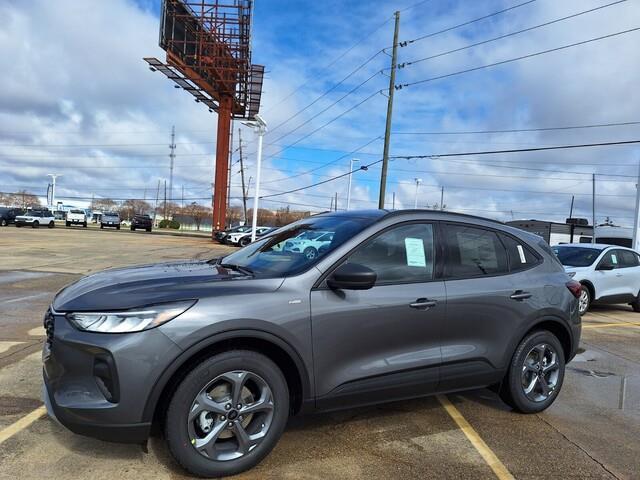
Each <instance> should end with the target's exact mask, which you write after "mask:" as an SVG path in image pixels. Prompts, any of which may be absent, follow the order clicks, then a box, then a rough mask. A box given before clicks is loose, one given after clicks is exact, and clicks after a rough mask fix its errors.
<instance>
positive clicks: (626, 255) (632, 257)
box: [616, 250, 638, 268]
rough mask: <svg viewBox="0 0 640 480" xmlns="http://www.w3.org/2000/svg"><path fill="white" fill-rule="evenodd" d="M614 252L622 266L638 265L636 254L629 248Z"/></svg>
mask: <svg viewBox="0 0 640 480" xmlns="http://www.w3.org/2000/svg"><path fill="white" fill-rule="evenodd" d="M616 253H618V257H619V258H618V261H619V262H620V266H621V267H622V268H628V267H637V266H638V256H637V255H636V254H635V253H633V252H631V251H629V250H616Z"/></svg>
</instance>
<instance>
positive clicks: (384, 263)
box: [348, 224, 434, 284]
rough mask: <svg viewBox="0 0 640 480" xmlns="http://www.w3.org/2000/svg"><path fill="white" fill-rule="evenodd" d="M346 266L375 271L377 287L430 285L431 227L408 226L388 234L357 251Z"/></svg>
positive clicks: (432, 256) (431, 262)
mask: <svg viewBox="0 0 640 480" xmlns="http://www.w3.org/2000/svg"><path fill="white" fill-rule="evenodd" d="M348 262H349V263H358V264H360V265H364V266H366V267H369V268H370V269H372V270H373V271H375V272H376V273H377V274H378V279H377V281H376V284H381V283H409V282H426V281H429V280H431V279H432V278H433V264H434V247H433V226H432V225H431V224H411V225H403V226H401V227H396V228H393V229H392V230H388V231H386V232H384V233H382V234H380V235H378V236H377V237H375V238H374V239H372V240H370V241H368V242H367V243H365V244H364V245H362V246H360V247H358V249H357V250H356V251H355V252H354V253H353V254H352V255H351V256H350V257H349V260H348Z"/></svg>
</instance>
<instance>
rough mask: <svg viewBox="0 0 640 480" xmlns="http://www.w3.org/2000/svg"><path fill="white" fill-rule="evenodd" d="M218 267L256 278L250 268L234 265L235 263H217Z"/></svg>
mask: <svg viewBox="0 0 640 480" xmlns="http://www.w3.org/2000/svg"><path fill="white" fill-rule="evenodd" d="M216 265H218V266H219V267H222V268H226V269H228V270H233V271H234V272H240V273H242V274H244V275H249V276H251V277H253V276H255V273H254V272H253V270H251V269H250V268H249V267H243V266H241V265H234V264H233V263H216Z"/></svg>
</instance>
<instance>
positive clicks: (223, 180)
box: [213, 96, 233, 232]
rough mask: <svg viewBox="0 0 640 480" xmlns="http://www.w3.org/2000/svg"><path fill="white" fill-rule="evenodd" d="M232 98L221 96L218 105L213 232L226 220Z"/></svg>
mask: <svg viewBox="0 0 640 480" xmlns="http://www.w3.org/2000/svg"><path fill="white" fill-rule="evenodd" d="M232 107H233V97H231V96H223V97H221V98H220V103H219V105H218V137H217V139H216V173H215V178H214V193H213V231H214V232H216V231H218V230H224V228H225V224H226V219H227V182H228V180H229V137H230V133H231V109H232Z"/></svg>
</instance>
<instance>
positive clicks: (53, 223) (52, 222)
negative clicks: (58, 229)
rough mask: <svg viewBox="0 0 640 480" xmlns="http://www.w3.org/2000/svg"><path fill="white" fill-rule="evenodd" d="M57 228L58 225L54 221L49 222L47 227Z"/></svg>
mask: <svg viewBox="0 0 640 480" xmlns="http://www.w3.org/2000/svg"><path fill="white" fill-rule="evenodd" d="M55 226H56V223H55V222H54V221H53V220H52V221H50V222H49V225H47V227H49V228H53V227H55Z"/></svg>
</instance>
